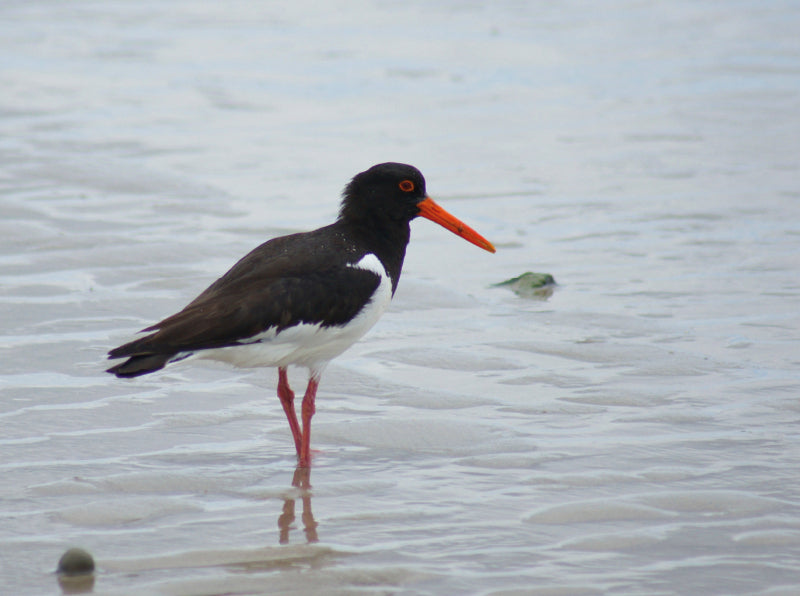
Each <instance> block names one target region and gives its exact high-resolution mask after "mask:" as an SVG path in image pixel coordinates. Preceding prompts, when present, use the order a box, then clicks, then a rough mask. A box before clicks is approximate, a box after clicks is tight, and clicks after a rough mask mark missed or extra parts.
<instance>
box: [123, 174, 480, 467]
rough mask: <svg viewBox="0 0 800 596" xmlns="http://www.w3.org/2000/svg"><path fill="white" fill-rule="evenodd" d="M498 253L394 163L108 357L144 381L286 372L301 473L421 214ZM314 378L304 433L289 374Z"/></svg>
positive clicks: (393, 283) (282, 384) (286, 404)
mask: <svg viewBox="0 0 800 596" xmlns="http://www.w3.org/2000/svg"><path fill="white" fill-rule="evenodd" d="M420 215H421V216H422V217H425V218H427V219H430V220H432V221H434V222H436V223H438V224H440V225H442V226H444V227H445V228H447V229H448V230H450V231H451V232H454V233H455V234H457V235H459V236H461V237H462V238H464V239H465V240H468V241H469V242H472V243H473V244H475V245H477V246H479V247H481V248H483V249H484V250H487V251H489V252H495V249H494V246H492V244H491V243H490V242H489V241H488V240H486V239H485V238H483V237H482V236H481V235H480V234H478V233H477V232H476V231H474V230H473V229H472V228H470V227H469V226H467V225H466V224H464V223H462V222H461V221H459V220H458V219H456V218H455V217H453V216H452V215H450V214H449V213H448V212H447V211H445V210H444V209H442V208H441V207H439V206H438V205H437V204H436V203H434V202H433V200H431V198H430V197H429V196H428V195H427V193H426V191H425V178H423V176H422V174H421V173H420V171H419V170H417V169H416V168H415V167H413V166H409V165H405V164H400V163H383V164H378V165H376V166H373V167H371V168H370V169H368V170H366V171H365V172H361V173H360V174H357V175H356V176H355V177H354V178H353V179H352V180H351V181H350V183H349V184H348V185H347V186H346V187H345V189H344V193H343V200H342V204H341V209H340V212H339V217H338V219H337V220H336V221H335V222H334V223H333V224H331V225H329V226H325V227H323V228H320V229H318V230H314V231H313V232H306V233H301V234H291V235H289V236H282V237H280V238H273V239H272V240H269V241H267V242H265V243H264V244H262V245H261V246H259V247H257V248H256V249H254V250H253V251H252V252H250V253H249V254H248V255H246V256H245V257H244V258H243V259H241V260H240V261H239V262H238V263H236V264H235V265H234V266H233V267H232V268H231V269H230V271H228V272H227V273H226V274H225V275H223V276H222V277H220V278H219V279H218V280H217V281H215V282H214V283H213V284H211V285H210V286H209V287H208V288H207V289H206V290H205V291H204V292H203V293H202V294H200V295H199V296H198V297H197V298H195V299H194V300H193V301H192V302H190V303H189V305H188V306H186V308H184V309H183V310H182V311H180V312H179V313H177V314H174V315H172V316H171V317H167V318H166V319H164V320H163V321H161V322H160V323H156V324H155V325H152V326H150V327H147V328H146V329H143V330H142V332H150V334H149V335H146V336H144V337H141V338H139V339H136V340H134V341H132V342H130V343H126V344H125V345H122V346H120V347H118V348H115V349H113V350H111V351H110V352H109V353H108V357H109V358H112V359H113V358H127V360H126V361H125V362H122V363H121V364H117V365H116V366H113V367H111V368H109V369H108V372H110V373H113V374H115V375H116V376H118V377H138V376H139V375H144V374H148V373H151V372H154V371H157V370H160V369H162V368H164V366H165V365H167V364H169V363H171V362H177V361H178V360H183V359H185V358H188V357H190V356H195V357H199V358H211V359H215V360H222V361H225V362H229V363H231V364H233V365H236V366H243V367H255V366H277V367H278V397H279V399H280V401H281V405H282V406H283V409H284V412H285V413H286V418H287V419H288V421H289V427H290V428H291V431H292V436H293V438H294V443H295V448H296V450H297V456H298V460H299V462H298V463H299V466H301V467H308V466H309V465H310V461H311V458H310V447H309V445H310V441H311V417H312V416H313V415H314V400H315V396H316V392H317V386H318V385H319V380H320V375H321V374H322V371H323V370H324V369H325V366H326V365H327V364H328V362H329V361H330V360H331V359H332V358H334V357H336V356H338V355H339V354H341V353H342V352H344V351H345V350H346V349H347V348H348V347H350V345H352V344H353V342H355V341H356V340H357V339H358V338H360V337H361V336H362V335H364V333H366V332H367V330H368V329H369V328H370V327H372V326H373V325H374V324H375V322H376V321H377V320H378V318H379V317H380V316H381V314H383V312H384V311H385V310H386V307H387V306H388V305H389V302H390V300H391V299H392V296H393V295H394V292H395V290H396V289H397V282H398V281H399V279H400V270H401V269H402V267H403V259H404V257H405V252H406V245H407V244H408V240H409V235H410V229H409V222H410V221H411V220H412V219H414V218H415V217H417V216H420ZM290 364H291V365H297V366H302V367H305V368H308V370H309V381H308V386H307V388H306V392H305V396H304V397H303V403H302V429H301V427H300V424H299V423H298V420H297V414H296V413H295V408H294V393H293V392H292V390H291V388H290V387H289V381H288V377H287V367H288V366H289V365H290Z"/></svg>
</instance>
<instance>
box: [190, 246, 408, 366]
mask: <svg viewBox="0 0 800 596" xmlns="http://www.w3.org/2000/svg"><path fill="white" fill-rule="evenodd" d="M350 267H354V268H357V269H364V270H366V271H371V272H373V273H375V274H376V275H378V276H379V277H380V282H379V284H378V287H377V288H376V289H375V292H374V293H373V294H372V297H371V299H370V300H369V302H367V303H366V304H365V305H364V307H363V308H362V310H361V311H360V312H359V313H358V314H357V315H356V316H355V317H354V318H353V319H352V320H350V321H348V322H347V323H346V324H344V325H331V326H327V327H323V326H322V325H320V324H319V323H315V324H310V323H301V324H299V325H294V326H292V327H288V328H286V329H283V330H282V331H281V332H280V333H277V332H276V329H275V328H274V327H273V328H270V329H267V330H266V331H263V332H262V333H259V334H258V335H255V336H253V337H251V338H249V339H247V340H243V341H242V342H241V345H238V346H229V347H225V348H217V349H213V350H202V351H201V352H199V353H197V354H196V355H197V356H198V357H200V358H211V359H213V360H221V361H224V362H228V363H230V364H233V365H234V366H241V367H258V366H280V367H286V366H288V365H290V364H293V365H297V366H305V367H307V368H309V369H311V371H312V372H313V373H317V374H319V373H321V372H322V369H323V368H324V367H325V365H326V364H327V363H328V362H329V361H330V360H331V359H333V358H335V357H336V356H338V355H339V354H341V353H342V352H344V351H345V350H346V349H347V348H349V347H350V346H351V345H353V343H355V342H356V341H357V340H358V339H359V338H361V337H362V336H363V335H364V334H365V333H366V332H367V331H369V330H370V329H371V328H372V326H373V325H374V324H375V323H376V322H377V321H378V319H379V318H380V317H381V315H382V314H383V313H384V312H385V311H386V308H387V307H388V306H389V303H390V302H391V300H392V280H391V278H390V277H389V275H388V274H387V273H386V269H385V268H384V267H383V264H382V263H381V262H380V259H378V257H376V256H375V255H374V254H371V253H370V254H367V255H364V257H363V258H362V259H361V260H360V261H358V263H355V264H353V265H350Z"/></svg>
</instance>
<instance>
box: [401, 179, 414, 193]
mask: <svg viewBox="0 0 800 596" xmlns="http://www.w3.org/2000/svg"><path fill="white" fill-rule="evenodd" d="M398 186H399V187H400V190H402V191H403V192H411V191H412V190H414V183H413V182H411V180H403V181H402V182H401V183H400V184H398Z"/></svg>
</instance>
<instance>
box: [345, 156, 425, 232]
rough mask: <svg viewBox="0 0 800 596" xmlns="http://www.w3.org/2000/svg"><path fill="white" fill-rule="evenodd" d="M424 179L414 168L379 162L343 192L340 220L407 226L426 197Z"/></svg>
mask: <svg viewBox="0 0 800 596" xmlns="http://www.w3.org/2000/svg"><path fill="white" fill-rule="evenodd" d="M426 196H427V195H426V192H425V178H424V177H423V176H422V173H421V172H420V171H419V170H418V169H417V168H415V167H414V166H409V165H406V164H402V163H393V162H388V163H381V164H378V165H376V166H372V167H371V168H370V169H368V170H366V171H365V172H361V173H360V174H356V175H355V176H354V177H353V179H352V180H351V181H350V183H349V184H348V185H347V186H346V187H345V189H344V199H343V201H342V207H341V210H340V211H339V219H340V220H344V221H349V222H357V221H364V220H373V221H374V220H378V221H380V220H384V221H387V220H388V221H394V222H405V223H408V222H409V221H411V220H412V219H414V218H415V217H416V216H417V215H419V212H420V211H419V207H418V206H417V205H418V204H419V203H420V202H422V201H424V200H425V198H426Z"/></svg>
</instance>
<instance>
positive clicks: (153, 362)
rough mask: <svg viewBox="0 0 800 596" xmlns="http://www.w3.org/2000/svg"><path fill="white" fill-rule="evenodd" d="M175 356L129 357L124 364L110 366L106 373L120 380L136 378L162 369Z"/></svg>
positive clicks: (148, 355) (149, 355)
mask: <svg viewBox="0 0 800 596" xmlns="http://www.w3.org/2000/svg"><path fill="white" fill-rule="evenodd" d="M173 356H175V354H141V355H139V356H131V357H130V358H128V359H127V360H126V361H125V362H122V363H121V364H117V365H116V366H112V367H111V368H109V369H108V370H107V371H106V372H110V373H111V374H113V375H117V376H118V377H120V378H129V377H138V376H141V375H146V374H148V373H151V372H155V371H157V370H161V369H162V368H164V365H166V364H167V362H169V361H170V360H171V359H172V357H173Z"/></svg>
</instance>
